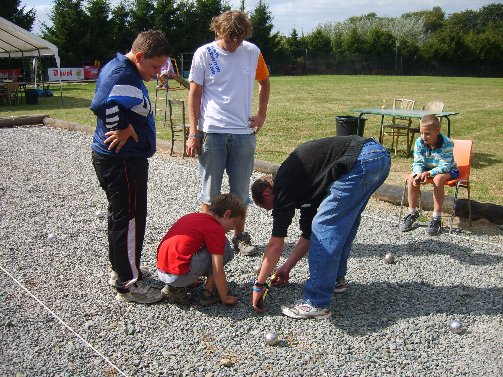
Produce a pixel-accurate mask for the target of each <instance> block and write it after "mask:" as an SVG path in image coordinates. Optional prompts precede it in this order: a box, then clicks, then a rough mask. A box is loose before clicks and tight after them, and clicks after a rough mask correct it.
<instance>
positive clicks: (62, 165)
mask: <svg viewBox="0 0 503 377" xmlns="http://www.w3.org/2000/svg"><path fill="white" fill-rule="evenodd" d="M90 140H91V137H90V136H89V135H87V134H83V133H80V132H69V131H63V130H58V129H52V128H47V127H26V128H23V127H19V128H1V129H0V161H1V162H0V235H1V237H0V276H1V279H0V335H1V343H0V360H1V361H0V376H120V375H127V376H205V377H206V376H207V377H210V376H272V375H275V376H324V375H326V376H388V375H390V376H417V375H424V376H462V375H466V376H482V375H483V376H501V375H502V374H503V353H502V350H503V268H502V267H503V247H502V245H503V240H502V234H501V231H500V230H499V229H498V228H496V227H495V226H494V227H490V226H489V227H477V226H475V227H474V230H469V229H462V230H456V231H455V234H453V235H451V236H449V235H448V234H447V233H444V234H442V235H440V236H439V237H435V238H431V237H428V236H426V235H425V233H424V230H423V229H421V228H420V229H417V230H415V231H413V232H410V233H407V234H399V233H398V232H397V229H396V216H397V212H398V211H397V208H396V207H392V206H389V205H383V204H382V203H380V202H376V201H371V202H370V204H369V206H368V208H367V210H366V211H365V213H364V218H363V221H362V225H361V228H360V230H359V233H358V235H357V238H356V241H355V244H354V247H353V251H352V257H351V259H350V263H349V273H348V276H347V278H348V280H349V282H350V289H349V290H348V291H347V292H346V293H344V294H338V295H336V296H334V299H333V302H332V310H333V316H332V317H331V319H329V320H318V321H317V320H292V319H289V318H286V317H284V316H282V314H281V305H283V304H288V303H291V302H292V301H293V300H295V299H297V298H299V297H300V296H301V293H302V287H303V283H304V281H305V280H306V278H307V275H308V271H307V265H306V263H305V262H304V261H302V262H300V263H299V265H298V266H297V268H296V269H295V270H294V271H293V272H292V277H291V283H292V284H291V285H290V286H288V287H286V288H282V289H272V290H271V292H270V294H269V296H268V298H267V301H266V305H267V308H268V311H267V313H266V314H264V315H257V314H254V313H253V312H252V311H251V310H250V302H249V298H250V294H251V284H252V282H253V279H254V271H253V267H254V266H255V265H256V264H257V263H258V262H259V261H260V258H261V257H260V256H255V257H243V256H240V255H237V256H236V258H235V259H234V261H233V262H231V264H230V265H229V266H228V268H227V275H228V279H229V280H230V281H232V283H231V284H230V286H231V290H232V291H233V292H235V293H236V294H237V295H238V296H239V297H240V302H239V303H238V305H237V306H236V307H234V308H227V307H225V306H220V305H217V306H213V307H209V308H202V307H199V306H196V305H194V306H191V307H188V308H185V307H181V306H178V305H174V304H172V303H170V302H169V301H167V300H166V301H164V302H162V303H159V304H154V305H150V306H144V305H135V304H124V303H119V302H116V301H115V300H114V292H113V289H112V288H110V287H109V286H108V284H107V278H108V262H107V250H106V220H104V219H99V218H97V217H96V215H95V214H96V211H98V210H102V211H104V210H105V209H106V200H105V196H104V194H103V192H102V191H101V189H100V188H99V186H98V183H97V180H96V177H95V175H94V171H93V169H92V166H91V160H90V150H89V144H90ZM150 167H151V168H150V186H149V190H150V191H149V217H148V224H147V234H146V239H145V249H144V253H143V255H144V256H143V262H144V265H145V266H146V267H148V268H149V269H151V270H153V269H154V268H155V250H156V248H157V245H158V243H159V241H160V240H161V238H162V236H163V235H164V233H165V232H166V230H167V229H168V227H169V226H170V225H171V224H172V223H173V222H174V221H175V220H176V219H177V218H178V217H180V216H181V215H183V214H186V213H189V212H192V211H197V209H198V203H197V201H196V197H197V190H198V177H197V164H196V162H195V161H194V160H192V159H184V160H183V159H180V158H178V159H175V158H169V157H168V156H166V155H165V154H163V153H158V154H157V155H156V156H155V157H154V158H152V159H151V165H150ZM257 175H258V173H257ZM248 223H249V231H250V233H251V235H252V238H253V240H254V242H255V243H256V244H257V245H259V246H260V247H261V248H263V247H264V246H265V245H266V243H267V241H268V238H269V233H270V230H271V218H270V216H269V214H268V213H267V212H265V211H263V210H261V209H259V208H257V207H256V206H251V207H250V210H249V219H248ZM50 233H53V234H55V235H56V237H55V239H54V240H52V241H49V240H48V235H49V234H50ZM298 236H299V232H298V230H297V229H296V225H295V223H294V224H293V225H292V226H291V227H290V235H289V237H288V238H287V240H286V241H287V245H288V247H287V251H286V252H287V253H288V252H289V251H290V250H291V248H292V246H293V245H294V243H295V241H296V239H297V237H298ZM387 252H393V253H394V254H395V255H396V257H397V262H396V263H395V264H392V265H389V264H385V263H384V262H383V260H382V258H383V256H384V254H385V253H387ZM16 281H17V282H16ZM152 284H157V285H159V287H161V285H160V284H159V283H158V282H156V281H152ZM20 285H22V286H23V287H25V288H26V290H25V289H23V288H21V287H20ZM28 292H29V293H28ZM34 297H36V298H37V299H38V300H40V302H39V301H37V300H36V299H35V298H34ZM44 305H45V306H44ZM51 312H52V313H53V314H51ZM58 318H59V319H58ZM454 319H458V320H460V321H461V322H462V323H463V325H464V328H465V330H464V331H463V333H461V334H459V335H457V334H453V333H451V332H450V331H449V324H450V323H451V321H453V320H454ZM63 323H64V324H63ZM67 326H68V327H67ZM269 331H274V332H276V333H277V334H278V336H279V339H280V342H279V344H278V345H276V346H268V345H266V344H265V342H264V336H265V334H266V333H267V332H269ZM77 334H78V335H77Z"/></svg>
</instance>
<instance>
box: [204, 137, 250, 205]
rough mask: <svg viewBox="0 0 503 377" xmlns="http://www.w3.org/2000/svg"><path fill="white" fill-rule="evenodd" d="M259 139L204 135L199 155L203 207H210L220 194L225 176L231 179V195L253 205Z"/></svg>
mask: <svg viewBox="0 0 503 377" xmlns="http://www.w3.org/2000/svg"><path fill="white" fill-rule="evenodd" d="M255 148H256V136H255V133H252V134H246V135H241V134H218V133H205V134H204V137H203V144H202V150H201V154H200V155H199V175H200V177H201V192H200V194H199V200H200V202H201V203H205V204H209V203H210V202H211V199H212V198H214V197H215V196H217V195H219V194H221V189H222V180H223V176H224V172H227V175H228V177H229V191H230V193H231V194H234V195H237V196H238V197H239V198H240V199H241V200H242V201H243V203H244V204H246V205H248V204H249V203H250V202H251V201H250V177H251V175H252V172H253V163H254V157H255Z"/></svg>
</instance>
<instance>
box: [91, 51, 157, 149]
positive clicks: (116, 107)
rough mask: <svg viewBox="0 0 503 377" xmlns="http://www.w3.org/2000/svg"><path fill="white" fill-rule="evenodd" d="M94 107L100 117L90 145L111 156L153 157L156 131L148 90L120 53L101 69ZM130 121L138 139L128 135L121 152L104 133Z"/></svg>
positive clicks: (127, 60)
mask: <svg viewBox="0 0 503 377" xmlns="http://www.w3.org/2000/svg"><path fill="white" fill-rule="evenodd" d="M91 110H92V111H93V112H94V114H95V115H96V117H97V122H96V131H95V132H94V136H93V143H92V145H91V148H92V149H93V151H95V152H96V153H99V154H103V155H108V156H111V157H126V158H129V157H151V156H152V155H153V154H154V153H155V148H156V144H155V143H156V134H155V121H154V116H153V113H152V106H151V104H150V99H149V97H148V91H147V88H146V87H145V84H144V83H143V80H142V78H141V76H140V74H139V72H138V70H137V69H136V67H135V65H134V64H133V62H131V61H130V60H129V59H128V58H127V57H126V56H124V55H122V54H117V56H116V57H115V58H114V59H113V60H111V61H110V62H109V63H107V64H106V65H105V66H104V67H103V69H102V70H101V72H100V75H99V77H98V82H97V83H96V93H95V95H94V98H93V100H92V102H91ZM129 124H131V125H132V126H133V128H134V130H135V132H136V134H137V135H138V142H136V141H134V140H133V139H132V138H129V140H128V141H127V143H126V144H125V145H124V146H123V147H122V149H121V150H120V152H119V153H116V152H115V150H111V151H109V150H108V147H109V144H105V142H104V141H105V139H107V136H105V133H107V132H108V131H112V130H121V129H125V128H127V127H128V125H129Z"/></svg>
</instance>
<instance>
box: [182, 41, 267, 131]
mask: <svg viewBox="0 0 503 377" xmlns="http://www.w3.org/2000/svg"><path fill="white" fill-rule="evenodd" d="M259 55H260V50H259V48H258V47H257V46H255V45H254V44H252V43H250V42H247V41H244V42H243V44H242V45H241V46H239V47H238V48H237V50H236V51H234V52H228V51H225V50H223V49H221V48H220V47H218V45H217V43H216V41H214V42H211V43H208V44H206V45H204V46H201V47H199V48H198V49H197V51H196V52H195V54H194V58H193V59H192V66H191V68H190V75H189V81H193V82H195V83H196V84H198V85H202V86H203V94H202V99H201V116H200V119H199V130H200V131H204V132H213V133H231V134H250V133H252V132H254V129H253V128H250V127H249V126H248V122H249V118H250V116H251V115H252V99H253V88H254V83H255V76H256V71H257V64H258V62H259ZM261 60H262V63H263V59H261ZM264 65H265V64H264Z"/></svg>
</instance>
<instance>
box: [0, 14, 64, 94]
mask: <svg viewBox="0 0 503 377" xmlns="http://www.w3.org/2000/svg"><path fill="white" fill-rule="evenodd" d="M47 55H49V56H52V55H54V58H55V59H56V64H57V66H58V69H60V68H61V64H60V59H59V55H58V48H57V47H56V46H55V45H53V44H52V43H50V42H47V41H46V40H45V39H42V38H40V37H39V36H37V35H35V34H33V33H30V32H29V31H28V30H25V29H23V28H20V27H19V26H17V25H16V24H13V23H12V22H10V21H8V20H6V19H5V18H2V17H0V58H24V57H37V58H40V57H42V56H47ZM35 80H36V75H35ZM35 84H36V81H35ZM59 90H60V94H61V97H62V96H63V86H62V85H61V77H60V78H59Z"/></svg>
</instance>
